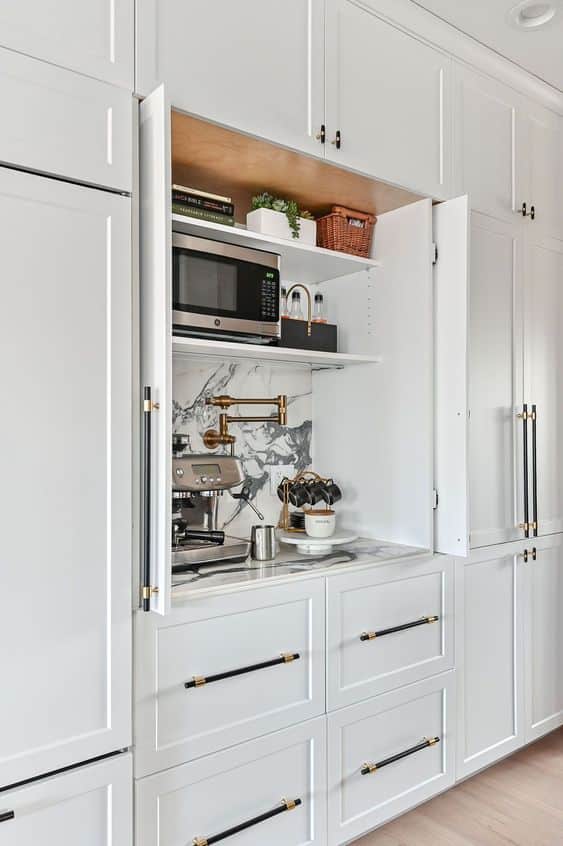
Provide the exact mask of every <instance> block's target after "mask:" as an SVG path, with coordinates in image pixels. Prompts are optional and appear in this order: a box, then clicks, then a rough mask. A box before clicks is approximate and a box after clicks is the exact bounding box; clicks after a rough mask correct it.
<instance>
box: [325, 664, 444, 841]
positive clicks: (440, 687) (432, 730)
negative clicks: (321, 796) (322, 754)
mask: <svg viewBox="0 0 563 846" xmlns="http://www.w3.org/2000/svg"><path fill="white" fill-rule="evenodd" d="M454 697H455V683H454V672H453V671H452V672H449V673H445V674H443V675H441V676H437V677H435V678H432V679H426V680H425V681H422V682H418V683H417V684H414V685H409V686H408V687H405V688H402V689H401V690H397V691H393V692H391V693H385V694H383V695H382V696H378V697H376V698H375V699H370V700H369V701H367V702H362V703H360V704H358V705H352V706H350V707H348V708H343V709H342V710H341V711H337V712H336V713H334V714H331V715H330V716H329V717H328V797H329V801H328V818H329V823H328V826H329V832H330V837H329V841H328V842H329V846H336V844H340V843H345V842H348V841H349V840H352V839H354V838H356V837H359V836H360V835H362V834H364V833H365V832H367V831H369V830H371V829H372V828H375V827H376V826H379V825H381V824H382V823H384V822H386V821H387V820H389V819H391V818H392V817H394V816H396V815H397V814H401V813H403V812H404V811H407V810H409V808H412V807H414V806H415V805H417V804H419V803H420V802H423V801H425V800H426V799H429V798H430V797H431V796H433V795H434V794H436V793H439V792H440V791H442V790H445V789H446V788H447V787H450V786H451V785H452V784H453V783H454V738H453V737H452V727H453V726H454V725H455V701H454Z"/></svg>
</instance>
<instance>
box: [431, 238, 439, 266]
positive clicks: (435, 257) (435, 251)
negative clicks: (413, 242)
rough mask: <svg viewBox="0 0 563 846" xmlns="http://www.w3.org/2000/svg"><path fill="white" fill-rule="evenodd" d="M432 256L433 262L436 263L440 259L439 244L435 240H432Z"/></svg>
mask: <svg viewBox="0 0 563 846" xmlns="http://www.w3.org/2000/svg"><path fill="white" fill-rule="evenodd" d="M432 256H433V258H432V264H436V262H437V261H438V244H437V243H436V242H435V241H433V242H432Z"/></svg>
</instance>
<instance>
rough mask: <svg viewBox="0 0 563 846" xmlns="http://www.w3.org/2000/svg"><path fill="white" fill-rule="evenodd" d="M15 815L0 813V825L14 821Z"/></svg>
mask: <svg viewBox="0 0 563 846" xmlns="http://www.w3.org/2000/svg"><path fill="white" fill-rule="evenodd" d="M15 818H16V814H15V812H14V811H4V812H3V813H0V823H3V822H9V820H15Z"/></svg>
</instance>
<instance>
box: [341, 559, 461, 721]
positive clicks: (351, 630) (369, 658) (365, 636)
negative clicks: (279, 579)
mask: <svg viewBox="0 0 563 846" xmlns="http://www.w3.org/2000/svg"><path fill="white" fill-rule="evenodd" d="M327 581H328V618H327V650H328V666H327V673H328V708H329V711H330V710H333V709H334V708H340V707H342V706H343V705H350V704H352V703H354V702H359V701H360V700H362V699H367V698H368V697H370V696H375V695H377V694H379V693H383V692H385V691H388V690H392V689H395V688H397V687H400V686H401V685H405V684H410V683H412V682H415V681H419V680H420V679H423V678H427V677H428V676H431V675H435V674H436V673H440V672H443V671H444V670H448V669H450V668H451V667H452V666H453V559H450V558H444V557H441V556H439V557H436V558H433V559H432V560H430V561H423V562H420V563H416V562H411V563H409V564H404V565H396V564H395V565H393V566H391V567H383V568H379V569H377V570H371V571H369V572H365V573H354V574H352V575H350V576H348V575H345V576H335V577H333V578H329V579H328V580H327ZM374 635H376V636H375V637H374Z"/></svg>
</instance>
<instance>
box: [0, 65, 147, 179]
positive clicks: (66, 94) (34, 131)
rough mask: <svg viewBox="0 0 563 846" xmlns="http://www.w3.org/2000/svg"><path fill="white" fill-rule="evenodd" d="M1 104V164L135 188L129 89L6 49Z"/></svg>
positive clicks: (0, 73) (0, 82) (0, 69)
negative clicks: (98, 80) (133, 185)
mask: <svg viewBox="0 0 563 846" xmlns="http://www.w3.org/2000/svg"><path fill="white" fill-rule="evenodd" d="M0 102H1V103H2V132H1V133H0V161H1V162H3V163H5V164H8V165H15V166H16V167H21V168H27V169H29V170H34V171H38V172H41V173H49V174H54V175H56V176H64V177H66V178H68V179H74V180H77V181H80V182H87V183H92V184H95V185H102V186H104V187H109V188H116V189H118V190H120V191H131V186H132V174H133V161H132V142H133V126H132V114H133V100H132V97H131V95H130V94H129V93H128V92H127V91H125V90H124V89H120V88H116V87H115V86H113V85H108V84H107V83H104V82H97V81H96V80H93V79H89V78H87V77H81V76H78V75H77V74H75V73H71V72H70V71H66V70H61V69H60V68H57V67H55V66H53V65H47V64H44V63H43V62H39V61H37V60H35V59H30V58H28V57H26V56H21V55H19V54H17V53H11V52H10V51H8V50H0Z"/></svg>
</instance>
